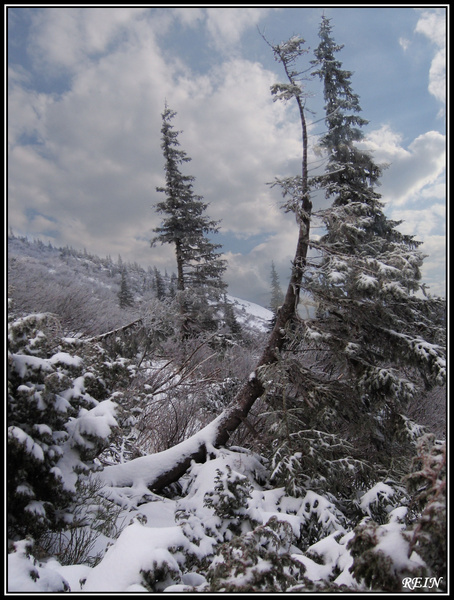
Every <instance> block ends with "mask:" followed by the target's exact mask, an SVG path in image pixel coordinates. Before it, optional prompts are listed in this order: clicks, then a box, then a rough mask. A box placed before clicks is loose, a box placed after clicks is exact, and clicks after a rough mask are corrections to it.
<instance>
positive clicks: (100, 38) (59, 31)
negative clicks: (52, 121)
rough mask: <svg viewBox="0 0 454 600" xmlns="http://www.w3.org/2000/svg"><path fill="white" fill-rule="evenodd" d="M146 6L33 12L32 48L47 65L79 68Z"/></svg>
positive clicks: (74, 8)
mask: <svg viewBox="0 0 454 600" xmlns="http://www.w3.org/2000/svg"><path fill="white" fill-rule="evenodd" d="M145 11H146V9H144V8H127V7H122V8H113V7H111V8H109V9H105V8H100V7H68V8H67V9H66V10H62V9H61V8H54V7H47V8H45V9H43V10H41V11H38V12H36V13H35V14H34V15H33V21H34V23H33V36H32V39H31V44H30V48H29V52H30V54H31V55H32V56H33V58H34V59H35V60H37V61H42V62H43V63H44V64H45V65H46V67H47V68H50V69H52V68H54V69H57V68H65V69H76V70H79V69H80V68H81V67H82V66H83V64H84V63H86V61H87V59H88V58H89V57H90V56H92V55H99V54H102V53H104V52H105V51H106V50H107V49H108V47H109V45H110V44H111V43H112V42H113V41H115V40H116V39H117V38H118V36H119V35H120V33H121V32H122V30H124V28H125V27H128V26H129V25H130V24H131V22H134V21H135V20H136V19H139V18H140V17H141V16H142V15H143V14H144V12H145Z"/></svg>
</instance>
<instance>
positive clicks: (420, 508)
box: [7, 237, 446, 594]
mask: <svg viewBox="0 0 454 600" xmlns="http://www.w3.org/2000/svg"><path fill="white" fill-rule="evenodd" d="M122 277H123V280H126V281H127V285H128V289H129V291H130V292H131V295H132V298H133V301H132V303H131V305H130V306H125V307H123V308H121V307H120V304H119V294H120V291H121V286H122ZM8 283H9V287H10V289H9V296H10V299H11V305H10V315H9V334H8V341H9V354H8V380H9V381H8V425H9V428H8V438H9V439H8V474H7V475H8V481H7V490H8V536H9V555H8V573H7V586H8V591H9V592H63V591H70V592H71V593H85V594H86V593H92V594H96V593H101V592H104V593H106V592H120V593H121V592H122V593H133V592H143V593H161V592H166V593H183V592H184V593H190V592H191V593H210V594H218V593H226V592H227V593H228V592H234V593H246V592H260V593H266V592H275V593H283V592H284V593H288V592H293V593H332V592H349V591H350V592H357V593H359V592H360V593H363V594H364V593H367V592H368V591H371V590H373V591H382V592H383V591H384V592H389V591H396V590H399V591H401V590H402V586H403V587H405V585H404V584H403V581H404V580H405V578H408V577H410V578H414V577H429V578H435V577H438V578H440V577H441V580H438V579H437V582H438V583H437V587H438V586H440V588H441V589H443V586H445V585H446V580H444V581H443V577H445V575H443V573H445V571H444V568H445V566H444V564H443V560H445V559H444V558H443V544H442V541H443V539H444V536H445V529H443V528H444V527H445V522H444V521H443V515H444V512H443V511H444V510H445V508H444V505H443V502H442V498H443V494H444V483H443V477H444V472H445V468H446V467H445V463H444V459H443V456H444V453H445V445H444V443H443V441H442V439H441V438H442V437H443V430H444V428H443V418H444V417H443V410H444V402H443V399H444V394H443V390H442V388H434V389H433V391H432V392H431V395H430V396H428V395H426V396H422V397H421V396H420V397H418V398H416V399H415V401H414V402H413V405H412V406H410V407H409V410H408V412H407V414H406V415H402V416H401V417H402V418H401V424H402V425H403V429H402V430H399V436H395V438H393V440H392V446H391V463H392V464H391V466H390V464H389V463H386V462H385V460H384V459H382V455H381V454H380V448H381V449H384V450H382V454H383V456H384V455H385V450H387V448H386V447H385V444H384V443H383V440H378V441H377V440H372V439H369V438H368V433H367V429H365V430H364V432H361V431H360V430H359V429H358V425H356V426H353V427H352V429H350V430H347V429H345V428H344V429H343V430H341V427H340V426H341V423H338V424H336V426H337V431H336V433H332V432H330V431H329V430H328V429H327V430H326V431H322V430H321V429H320V428H318V429H317V428H315V427H311V426H310V424H308V425H306V426H305V427H304V428H303V429H300V430H297V431H292V432H290V429H289V427H290V424H291V421H292V418H293V416H294V414H295V413H296V411H297V410H298V411H300V412H301V411H302V410H303V409H306V411H307V412H306V413H305V414H306V415H308V416H307V417H305V418H307V419H309V417H310V415H311V414H314V412H320V413H322V412H323V411H325V412H324V413H323V414H324V415H326V419H325V420H326V422H328V419H329V416H330V415H329V412H328V410H325V408H326V407H324V406H323V405H322V404H321V403H320V402H319V401H318V399H317V398H316V397H313V396H310V395H305V394H306V389H305V385H306V380H305V379H304V377H310V373H311V369H315V368H319V367H320V365H323V358H320V355H317V354H314V353H302V354H301V357H300V358H299V363H297V361H294V362H293V363H285V364H283V366H281V365H280V364H278V366H277V368H276V370H273V371H271V370H270V371H265V372H264V373H263V378H264V380H265V381H266V391H267V393H266V397H265V398H263V399H260V401H258V402H257V403H256V405H254V409H253V410H252V411H251V412H250V413H249V415H248V417H247V419H245V421H244V423H243V424H242V425H241V426H240V427H239V428H238V430H237V431H235V433H234V434H233V435H232V436H231V438H230V439H229V441H228V444H227V445H226V446H225V447H221V448H219V447H215V444H214V443H213V440H214V430H215V427H216V422H217V420H218V418H219V416H220V415H221V414H222V413H223V411H226V410H228V407H229V406H230V403H231V402H232V399H233V398H234V397H235V394H236V393H237V391H238V390H239V389H240V388H241V386H242V385H243V382H245V381H248V379H250V378H251V377H252V376H255V373H254V372H253V370H254V369H255V365H256V361H257V357H258V356H259V355H260V353H261V351H262V348H263V345H264V342H265V340H266V339H267V336H268V335H269V334H268V324H269V320H270V318H271V316H272V315H271V313H270V311H268V310H266V309H264V308H263V307H260V306H258V305H255V304H253V303H250V302H247V301H245V300H242V299H238V298H233V297H230V296H228V297H227V299H226V300H227V303H228V306H229V307H232V308H233V311H234V313H233V316H234V319H233V320H232V318H231V317H232V315H231V314H230V313H229V311H227V310H225V312H222V311H220V313H219V327H218V328H217V329H216V330H215V331H209V332H203V331H202V332H200V334H198V335H196V336H194V337H191V338H189V339H181V336H179V330H178V327H177V325H178V306H177V305H176V304H175V303H174V297H173V295H172V294H173V293H172V277H171V276H168V275H167V274H160V273H159V272H158V271H157V270H156V269H154V268H152V267H150V268H149V269H148V270H144V269H143V268H142V267H140V266H138V265H131V264H125V263H123V262H122V261H121V259H120V258H119V259H118V260H117V261H116V262H114V261H113V260H112V259H111V258H109V257H107V258H105V259H101V258H99V257H96V256H92V255H89V254H88V253H86V252H84V253H80V252H76V251H74V250H73V249H70V248H65V249H56V248H53V247H51V246H45V245H44V244H42V243H40V242H28V241H26V240H22V239H18V238H14V237H12V238H11V239H10V240H9V256H8ZM227 316H229V318H227ZM284 368H285V369H288V371H289V375H290V377H291V379H290V382H291V385H289V386H287V387H285V386H284V385H281V381H282V380H283V379H282V373H281V372H280V371H279V369H284ZM303 375H304V376H303ZM339 381H340V378H336V379H335V382H336V385H341V384H342V383H338V382H339ZM317 402H318V404H317ZM328 408H329V407H328ZM411 413H412V414H411ZM410 416H411V417H412V418H411V419H410ZM385 417H386V415H385V414H384V413H381V414H380V415H379V421H380V423H381V424H382V423H384V422H386V419H385ZM424 425H425V426H426V427H424ZM342 426H343V427H345V425H344V423H342ZM359 426H363V427H364V424H363V423H360V424H359ZM396 427H397V425H396ZM361 433H363V436H362V437H361ZM434 433H435V434H436V435H434ZM439 438H440V439H439ZM201 443H202V445H203V447H204V448H205V451H206V454H205V456H203V457H202V459H201V460H198V461H193V462H192V463H191V465H190V467H189V468H188V470H187V472H186V473H185V475H184V476H183V477H181V478H180V479H179V480H178V481H177V482H176V483H172V484H171V485H169V486H167V487H165V488H164V489H157V488H155V487H153V481H155V479H156V477H157V476H158V475H159V474H160V473H162V472H165V471H166V470H167V469H169V468H171V467H172V465H173V464H174V463H175V462H177V461H178V460H180V458H181V456H182V455H183V456H184V455H185V454H188V453H189V454H190V453H191V452H192V450H193V448H194V447H198V446H199V445H200V444H201ZM380 444H381V445H380ZM414 458H415V459H417V461H416V462H413V459H414ZM395 465H397V466H395ZM421 490H423V493H422V492H421ZM437 569H438V571H437Z"/></svg>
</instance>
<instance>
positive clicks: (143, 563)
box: [82, 523, 189, 592]
mask: <svg viewBox="0 0 454 600" xmlns="http://www.w3.org/2000/svg"><path fill="white" fill-rule="evenodd" d="M188 545H189V542H188V539H187V538H186V537H185V535H184V534H183V531H182V529H181V527H178V526H173V527H165V528H159V529H156V528H152V527H146V526H144V525H141V524H140V523H133V524H132V525H129V526H128V527H127V528H126V529H125V530H124V531H123V532H122V533H121V534H120V537H119V538H118V540H117V542H116V543H115V545H114V546H112V547H111V548H109V550H108V551H107V553H106V555H105V557H104V559H103V560H102V561H101V563H100V564H99V565H97V566H96V567H94V568H93V569H92V570H91V572H90V573H89V574H88V576H87V579H86V581H85V583H84V585H83V588H82V589H83V591H84V592H118V591H125V592H129V591H132V590H131V586H137V585H141V582H142V575H141V571H148V570H150V571H154V570H155V568H156V567H158V566H162V565H163V564H167V565H169V567H170V568H171V569H172V571H175V573H177V574H180V567H179V564H178V562H177V560H176V559H175V556H174V555H173V554H171V553H170V552H169V550H168V548H172V547H173V548H177V547H180V546H181V547H182V548H185V547H187V546H188ZM180 577H181V576H180ZM177 582H179V577H178V578H177V579H176V581H172V580H169V582H168V585H170V584H172V583H177ZM164 587H167V586H166V585H164ZM143 591H145V589H143Z"/></svg>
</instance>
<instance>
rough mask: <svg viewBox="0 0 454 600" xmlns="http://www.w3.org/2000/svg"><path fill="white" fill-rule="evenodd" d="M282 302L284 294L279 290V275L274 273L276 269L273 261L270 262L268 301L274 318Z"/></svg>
mask: <svg viewBox="0 0 454 600" xmlns="http://www.w3.org/2000/svg"><path fill="white" fill-rule="evenodd" d="M283 300H284V294H283V292H282V289H281V284H280V282H279V275H278V273H277V271H276V267H275V265H274V261H271V299H270V309H271V310H272V311H273V313H274V316H276V314H277V311H278V309H279V307H280V306H281V304H282V302H283Z"/></svg>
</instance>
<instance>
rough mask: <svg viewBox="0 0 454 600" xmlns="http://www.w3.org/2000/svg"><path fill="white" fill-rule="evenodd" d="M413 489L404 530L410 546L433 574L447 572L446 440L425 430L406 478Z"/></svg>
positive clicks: (435, 575) (439, 575) (444, 585)
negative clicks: (436, 437)
mask: <svg viewBox="0 0 454 600" xmlns="http://www.w3.org/2000/svg"><path fill="white" fill-rule="evenodd" d="M406 480H407V484H408V487H409V489H410V491H411V492H412V493H413V496H412V501H411V503H410V509H411V511H412V513H413V515H414V514H415V513H416V515H417V517H416V519H415V518H414V516H413V515H412V518H411V521H410V522H411V526H410V529H409V531H408V532H407V533H408V539H409V540H410V547H411V549H412V550H414V551H415V552H417V553H418V554H419V555H420V556H421V558H423V560H424V561H425V563H426V565H427V566H428V568H429V569H430V571H431V574H432V575H433V576H434V577H444V582H443V586H442V587H443V588H445V587H446V574H447V545H446V540H447V498H446V442H443V441H440V440H436V439H435V436H433V435H430V434H426V435H424V436H422V437H421V438H420V439H419V441H418V447H417V454H416V457H415V461H414V465H413V470H412V472H411V473H410V474H409V475H408V476H407V478H406Z"/></svg>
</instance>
